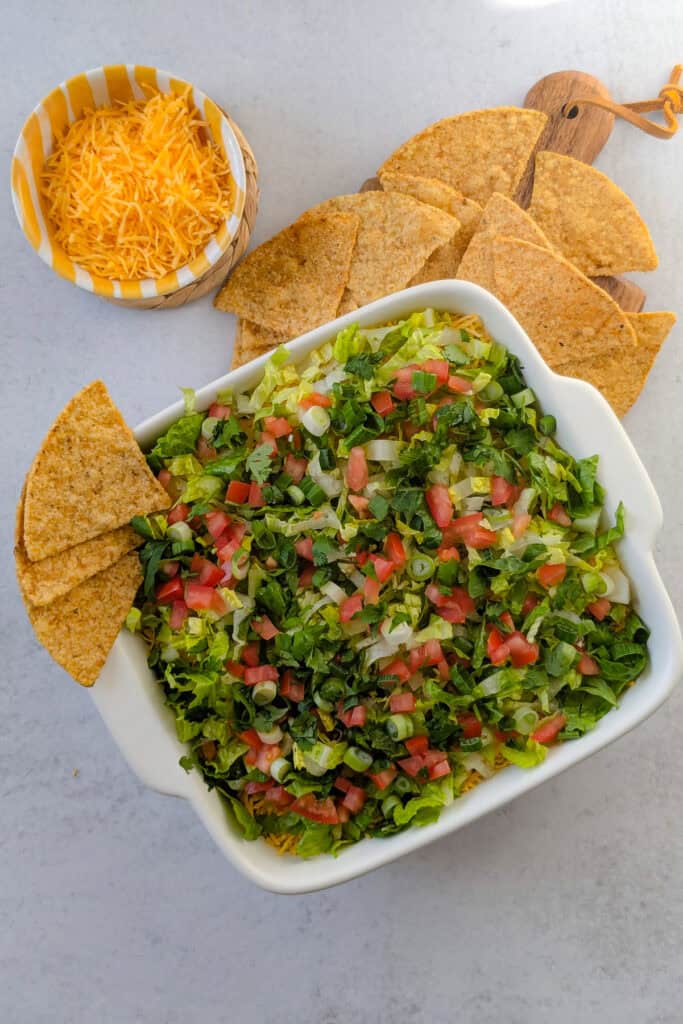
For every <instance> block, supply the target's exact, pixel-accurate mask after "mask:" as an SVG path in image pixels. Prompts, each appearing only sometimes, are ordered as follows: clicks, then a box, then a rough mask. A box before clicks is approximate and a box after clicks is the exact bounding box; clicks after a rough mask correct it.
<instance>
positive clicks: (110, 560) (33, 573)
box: [14, 492, 142, 606]
mask: <svg viewBox="0 0 683 1024" xmlns="http://www.w3.org/2000/svg"><path fill="white" fill-rule="evenodd" d="M23 504H24V493H23V492H22V495H21V498H20V499H19V505H18V506H17V529H16V535H15V544H14V562H15V566H16V571H17V581H18V583H19V588H20V590H21V593H22V596H23V598H24V601H26V602H27V603H29V604H33V605H36V606H41V605H45V604H50V602H51V601H55V600H56V599H57V598H58V597H61V596H62V595H63V594H68V592H69V591H70V590H73V588H74V587H76V586H78V584H79V583H82V582H83V580H87V579H90V577H91V576H95V575H96V573H98V572H101V571H102V570H103V569H106V568H107V567H108V566H110V565H113V564H114V562H117V561H118V560H119V558H121V557H122V556H123V555H125V554H127V553H128V552H129V551H132V550H133V548H136V547H139V545H140V544H142V537H140V536H139V534H137V533H136V532H135V530H133V529H132V527H130V526H121V527H120V528H119V529H118V530H112V531H111V532H110V533H103V534H102V536H101V537H94V538H93V539H92V540H86V541H84V543H83V544H77V545H76V547H74V548H69V550H68V551H63V552H61V554H59V555H50V556H49V557H48V558H42V559H41V560H40V562H31V561H30V560H29V558H28V555H27V554H26V549H25V548H24V537H23V523H24V510H23Z"/></svg>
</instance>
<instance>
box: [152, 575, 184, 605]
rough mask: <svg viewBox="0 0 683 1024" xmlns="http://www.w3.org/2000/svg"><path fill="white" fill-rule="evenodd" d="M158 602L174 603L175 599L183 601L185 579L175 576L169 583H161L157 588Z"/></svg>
mask: <svg viewBox="0 0 683 1024" xmlns="http://www.w3.org/2000/svg"><path fill="white" fill-rule="evenodd" d="M154 593H155V596H156V599H157V604H173V602H174V601H182V600H183V597H184V594H185V588H184V586H183V581H182V580H181V579H179V578H178V577H177V576H175V577H174V578H173V579H172V580H168V582H167V583H160V584H159V586H158V587H157V588H156V590H155V592H154Z"/></svg>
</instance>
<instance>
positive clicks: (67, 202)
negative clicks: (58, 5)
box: [41, 90, 234, 281]
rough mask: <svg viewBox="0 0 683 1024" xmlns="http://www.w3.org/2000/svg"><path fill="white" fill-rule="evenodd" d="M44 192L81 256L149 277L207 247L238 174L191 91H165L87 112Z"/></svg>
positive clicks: (116, 273)
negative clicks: (233, 172) (192, 103)
mask: <svg viewBox="0 0 683 1024" xmlns="http://www.w3.org/2000/svg"><path fill="white" fill-rule="evenodd" d="M188 92H189V90H188ZM41 191H42V196H43V200H44V203H45V208H46V212H47V214H48V217H49V219H50V222H51V224H52V226H53V229H54V234H55V239H56V241H57V242H58V243H59V244H60V245H61V246H62V248H63V249H64V251H65V252H66V254H67V255H68V256H69V257H70V258H71V259H72V260H73V261H74V262H75V263H78V264H79V265H80V266H81V267H83V268H84V269H85V270H88V271H90V272H91V273H93V274H97V275H99V276H101V277H105V278H108V279H110V280H112V279H119V280H128V281H139V280H142V279H144V278H159V277H162V276H163V275H164V274H166V273H169V272H170V271H173V270H177V269H178V268H179V267H182V266H184V265H185V264H187V263H189V262H191V261H192V260H193V259H194V258H195V257H196V256H197V255H198V254H199V253H200V252H201V251H202V249H203V248H204V247H205V246H206V244H207V243H208V241H209V240H210V239H211V237H212V236H213V235H214V234H215V233H216V231H217V230H218V228H219V227H220V225H221V223H222V222H223V221H224V220H225V218H226V216H227V215H228V214H229V212H230V210H231V208H232V205H233V195H234V182H233V179H232V176H231V174H230V167H229V164H228V162H227V160H226V159H225V157H224V156H223V155H222V153H221V152H220V150H219V149H218V147H217V146H216V145H215V144H214V143H213V142H212V141H211V140H210V139H209V138H208V137H207V132H206V126H205V124H204V122H203V121H202V120H201V119H200V118H199V116H198V114H197V111H196V110H195V109H194V108H192V107H191V106H190V102H189V97H188V94H187V93H186V94H185V95H183V96H178V95H174V94H170V95H164V94H161V93H156V94H154V95H153V96H151V97H150V98H149V99H148V100H140V101H131V102H129V103H125V104H118V105H117V106H115V107H104V108H101V109H98V110H90V111H86V112H85V114H84V115H83V117H81V118H80V119H79V120H77V121H75V122H74V123H73V124H72V125H71V126H70V127H69V128H68V130H67V131H66V133H65V134H64V135H63V137H62V138H61V139H59V140H58V141H57V143H56V145H55V149H54V152H53V153H52V154H51V156H50V157H49V158H48V160H47V161H46V164H45V167H44V169H43V174H42V180H41Z"/></svg>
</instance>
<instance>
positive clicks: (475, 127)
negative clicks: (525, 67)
mask: <svg viewBox="0 0 683 1024" xmlns="http://www.w3.org/2000/svg"><path fill="white" fill-rule="evenodd" d="M547 121H548V118H547V115H546V114H542V113H541V112H540V111H538V110H523V109H520V108H519V107H494V108H493V109H491V110H470V111H469V112H468V113H466V114H458V115H456V116H455V117H446V118H444V119H443V121H437V122H436V123H435V124H432V125H430V126H429V127H428V128H425V129H424V131H422V132H420V133H419V134H418V135H414V136H413V137H412V139H408V141H407V142H404V143H403V145H402V146H399V148H398V149H397V150H396V151H395V152H394V153H392V155H391V156H390V157H389V159H388V160H385V162H384V163H383V164H382V166H381V167H380V169H379V171H378V172H377V173H378V175H379V176H380V178H381V177H383V176H384V175H386V174H387V173H388V172H398V173H401V174H417V175H420V176H421V177H425V178H438V179H439V180H440V181H443V182H445V183H446V184H447V185H450V186H451V187H452V188H454V189H457V190H458V191H459V192H462V193H463V195H465V196H467V198H468V199H474V200H475V201H476V202H477V203H480V204H481V205H482V206H484V205H485V204H486V203H487V202H488V200H489V199H490V197H491V195H492V194H493V193H494V192H502V193H503V195H506V196H512V195H514V192H515V189H516V188H517V185H518V184H519V182H520V180H521V178H522V175H523V174H524V171H525V169H526V166H527V164H528V162H529V159H530V158H531V154H532V152H533V149H534V146H535V145H536V143H537V142H538V139H539V137H540V135H541V132H542V131H543V129H544V128H545V125H546V123H547Z"/></svg>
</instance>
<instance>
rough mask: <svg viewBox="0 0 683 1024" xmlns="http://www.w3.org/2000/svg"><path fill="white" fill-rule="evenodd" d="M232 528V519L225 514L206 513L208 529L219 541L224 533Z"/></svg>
mask: <svg viewBox="0 0 683 1024" xmlns="http://www.w3.org/2000/svg"><path fill="white" fill-rule="evenodd" d="M229 526H230V517H229V516H228V515H226V513H225V512H207V513H206V528H207V529H208V531H209V533H210V534H211V536H212V537H213V539H214V540H217V539H218V537H220V536H221V534H222V533H224V532H225V531H226V530H227V528H228V527H229Z"/></svg>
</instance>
